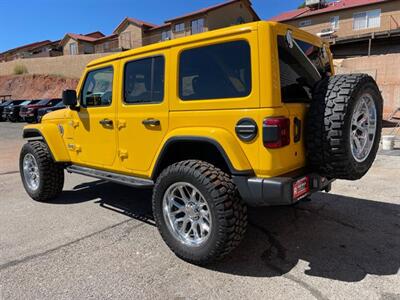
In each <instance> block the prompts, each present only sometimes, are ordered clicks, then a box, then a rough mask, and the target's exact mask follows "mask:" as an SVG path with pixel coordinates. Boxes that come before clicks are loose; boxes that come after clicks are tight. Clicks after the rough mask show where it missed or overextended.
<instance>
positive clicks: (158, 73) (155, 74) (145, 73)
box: [124, 56, 165, 104]
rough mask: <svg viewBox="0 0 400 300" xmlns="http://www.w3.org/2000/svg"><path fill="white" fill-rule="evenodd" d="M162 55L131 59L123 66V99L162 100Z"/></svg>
mask: <svg viewBox="0 0 400 300" xmlns="http://www.w3.org/2000/svg"><path fill="white" fill-rule="evenodd" d="M164 64H165V62H164V57H162V56H156V57H150V58H145V59H141V60H135V61H131V62H129V63H127V64H126V66H125V74H124V101H125V103H128V104H135V103H139V104H140V103H160V102H162V101H163V100H164V68H165V67H164Z"/></svg>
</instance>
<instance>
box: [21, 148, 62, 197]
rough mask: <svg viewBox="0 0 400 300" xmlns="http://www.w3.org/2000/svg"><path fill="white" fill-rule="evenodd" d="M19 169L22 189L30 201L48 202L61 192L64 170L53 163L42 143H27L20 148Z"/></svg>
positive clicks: (48, 151) (47, 149)
mask: <svg viewBox="0 0 400 300" xmlns="http://www.w3.org/2000/svg"><path fill="white" fill-rule="evenodd" d="M19 169H20V174H21V179H22V183H23V185H24V188H25V190H26V192H27V193H28V195H29V196H30V197H31V198H32V199H34V200H36V201H41V202H48V201H51V200H53V199H54V198H56V197H57V196H58V195H59V194H60V193H61V192H62V189H63V186H64V168H63V167H62V166H61V165H60V164H57V163H56V162H54V161H53V158H52V157H51V153H50V150H49V148H48V147H47V145H46V144H45V143H44V142H42V141H35V142H29V143H27V144H25V145H24V146H23V147H22V150H21V155H20V160H19Z"/></svg>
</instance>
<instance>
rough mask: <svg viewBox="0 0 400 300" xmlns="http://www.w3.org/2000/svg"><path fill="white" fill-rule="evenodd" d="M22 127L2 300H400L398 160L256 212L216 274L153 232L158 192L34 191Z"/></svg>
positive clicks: (4, 150) (2, 154) (3, 185)
mask: <svg viewBox="0 0 400 300" xmlns="http://www.w3.org/2000/svg"><path fill="white" fill-rule="evenodd" d="M22 126H23V125H22V124H10V123H0V205H1V209H0V299H1V300H3V299H217V298H218V299H293V298H295V299H312V298H316V299H400V272H399V268H400V171H399V170H400V157H399V156H388V155H378V157H377V160H376V162H375V164H374V166H373V168H372V169H371V170H370V172H369V173H368V175H367V176H365V177H364V178H363V179H362V180H359V181H356V182H349V181H337V182H335V183H334V185H333V189H332V191H331V193H329V194H326V193H318V194H316V195H314V196H313V197H312V200H311V201H304V202H302V203H300V204H298V205H296V206H293V207H274V208H258V209H250V211H249V219H250V224H249V228H248V232H247V235H246V238H245V240H244V241H243V243H242V244H241V245H240V247H239V248H238V249H236V250H235V251H234V252H233V253H232V254H231V255H230V256H229V257H228V258H227V259H225V260H224V261H222V262H218V263H215V264H213V265H211V266H209V267H207V268H205V267H198V266H194V265H191V264H188V263H186V262H183V261H181V260H180V259H178V258H177V257H175V256H174V255H173V253H172V252H171V251H170V250H169V249H168V248H167V246H166V245H165V244H164V243H163V241H162V239H161V237H160V236H159V234H158V232H157V228H156V227H155V226H154V221H153V218H152V212H151V203H150V201H151V190H135V189H132V188H129V187H125V186H119V185H116V184H111V183H106V182H104V181H100V180H96V179H91V178H87V177H83V176H79V175H66V182H65V187H64V192H63V194H62V195H61V196H60V197H59V198H58V199H57V200H56V201H54V202H53V203H39V202H35V201H33V200H31V199H30V198H29V197H28V195H27V194H26V193H25V191H24V189H23V187H22V184H21V180H20V176H19V172H18V155H19V150H20V148H21V146H22V144H23V140H22V138H21V133H22Z"/></svg>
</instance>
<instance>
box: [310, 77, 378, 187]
mask: <svg viewBox="0 0 400 300" xmlns="http://www.w3.org/2000/svg"><path fill="white" fill-rule="evenodd" d="M382 109H383V100H382V95H381V93H380V91H379V89H378V86H377V84H376V82H375V80H374V79H373V78H372V77H371V76H368V75H366V74H351V75H337V76H332V77H328V78H325V79H323V80H321V81H320V82H319V83H318V84H317V85H316V87H315V88H314V93H313V100H312V103H311V106H310V110H309V115H308V121H307V122H308V124H307V142H306V146H307V158H308V163H309V165H310V167H311V168H312V169H313V170H315V171H316V172H318V173H319V174H321V175H323V176H326V177H329V178H338V179H349V180H357V179H360V178H361V177H362V176H364V175H365V173H367V171H368V170H369V169H370V167H371V165H372V163H373V162H374V159H375V156H376V153H377V151H378V148H379V141H380V137H381V129H382Z"/></svg>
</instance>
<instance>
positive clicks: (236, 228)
mask: <svg viewBox="0 0 400 300" xmlns="http://www.w3.org/2000/svg"><path fill="white" fill-rule="evenodd" d="M333 73H334V70H333V64H332V57H331V53H330V50H329V47H328V45H326V44H325V43H324V42H322V41H321V40H320V39H319V38H317V37H315V36H313V35H310V34H308V33H306V32H303V31H300V30H298V29H296V28H294V27H290V26H287V25H282V24H278V23H274V22H256V23H250V24H243V25H239V26H233V27H229V28H225V29H220V30H216V31H212V32H206V33H202V34H197V35H193V36H190V37H185V38H180V39H176V40H172V41H166V42H162V43H158V44H155V45H149V46H145V47H142V48H138V49H134V50H130V51H127V52H123V53H119V54H115V55H111V56H108V57H105V58H101V59H97V60H95V61H93V62H91V63H89V65H88V66H87V68H86V70H85V73H84V76H83V77H82V80H81V81H80V83H79V85H78V88H77V91H72V90H67V91H64V93H63V101H64V104H65V105H67V106H68V108H67V109H63V110H59V111H55V112H52V113H49V114H47V115H46V116H44V117H43V120H42V123H41V124H36V125H29V126H26V127H25V128H24V133H23V136H24V138H26V139H27V140H28V142H27V144H25V146H24V147H23V148H22V152H21V157H20V172H21V177H22V181H23V184H24V187H25V189H26V191H27V193H28V194H29V195H30V196H31V197H32V198H33V199H34V200H38V201H51V200H52V199H54V198H56V197H57V196H58V195H59V194H60V193H61V192H62V189H63V184H64V170H67V171H68V172H70V173H78V174H83V175H87V176H92V177H95V178H100V179H104V180H108V181H112V182H117V183H121V184H125V185H129V186H132V187H139V188H153V191H154V192H153V199H152V203H153V212H154V218H155V221H156V223H157V227H158V229H159V232H160V233H161V235H162V237H163V239H164V241H165V242H166V243H167V244H168V246H169V247H170V248H171V249H172V251H174V252H175V254H176V255H177V256H179V257H180V258H182V259H184V260H186V261H189V262H192V263H195V264H200V265H201V264H207V263H210V262H211V261H214V260H216V259H220V258H222V257H224V256H225V255H227V254H228V253H229V252H230V251H231V250H232V249H234V248H235V247H236V246H237V245H238V244H239V242H240V241H241V240H242V238H243V236H244V234H245V231H246V226H247V215H246V207H247V205H250V206H268V205H291V204H293V203H295V202H297V201H299V200H300V199H302V198H304V197H308V196H310V195H311V194H312V193H314V192H317V191H322V190H325V191H329V189H330V186H331V182H332V181H333V180H334V179H337V178H340V179H349V180H356V179H359V178H361V177H362V176H363V175H364V174H365V173H366V172H367V171H368V169H369V168H370V167H371V165H372V163H373V161H374V159H375V156H376V152H377V149H378V145H379V140H380V132H381V118H382V103H383V101H382V97H381V94H380V91H379V89H378V87H377V85H376V83H375V81H374V80H373V79H372V78H371V77H370V76H368V75H364V74H352V75H338V76H334V75H333Z"/></svg>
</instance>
